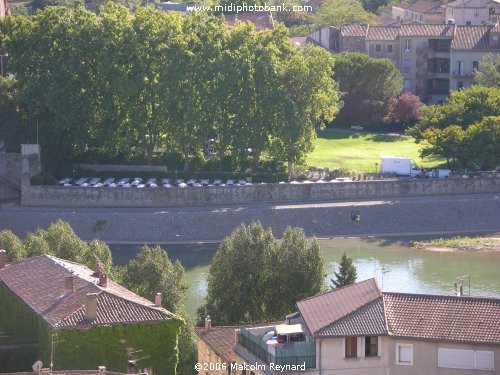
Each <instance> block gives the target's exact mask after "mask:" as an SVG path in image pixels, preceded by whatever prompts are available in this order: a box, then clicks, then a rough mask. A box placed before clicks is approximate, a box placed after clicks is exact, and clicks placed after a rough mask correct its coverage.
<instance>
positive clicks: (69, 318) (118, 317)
mask: <svg viewBox="0 0 500 375" xmlns="http://www.w3.org/2000/svg"><path fill="white" fill-rule="evenodd" d="M69 276H72V277H73V288H72V289H71V291H67V290H66V288H65V281H66V278H67V277H69ZM0 282H3V283H4V284H5V286H6V287H7V288H8V289H9V290H10V291H11V292H12V293H14V294H15V295H16V296H18V297H19V298H20V299H21V300H22V301H23V302H24V303H25V304H26V305H28V306H29V307H30V308H31V309H32V310H33V311H34V312H35V313H36V314H37V315H38V316H40V317H41V318H42V319H43V320H44V321H45V322H46V323H47V324H48V325H49V326H51V327H52V328H63V329H64V328H78V327H81V328H83V327H89V326H95V325H102V324H109V325H113V324H120V325H121V324H133V323H140V322H141V323H143V322H158V321H162V320H166V319H169V318H172V317H175V315H173V314H172V313H170V312H168V311H167V310H165V309H163V308H161V307H157V306H155V304H154V303H152V302H151V301H148V300H147V299H145V298H142V297H140V296H138V295H137V294H135V293H133V292H131V291H130V290H128V289H126V288H124V287H122V286H121V285H119V284H117V283H115V282H114V281H112V280H109V279H108V280H107V285H106V286H100V285H99V277H98V275H97V274H96V273H95V272H94V271H92V270H91V269H89V268H87V267H85V266H83V265H81V264H78V263H75V262H70V261H66V260H63V259H59V258H56V257H53V256H49V255H41V256H37V257H33V258H29V259H24V260H19V261H15V262H12V263H8V264H7V265H6V266H5V267H4V268H3V269H0ZM90 293H93V294H96V297H97V308H96V318H95V319H94V320H87V319H86V318H85V299H86V297H87V294H90Z"/></svg>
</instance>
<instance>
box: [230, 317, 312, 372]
mask: <svg viewBox="0 0 500 375" xmlns="http://www.w3.org/2000/svg"><path fill="white" fill-rule="evenodd" d="M280 326H282V325H280ZM276 327H279V326H276ZM271 331H273V332H276V328H275V327H272V326H271V327H256V328H249V329H246V328H243V327H242V328H240V331H239V334H238V344H239V345H241V346H243V347H244V348H245V349H247V350H248V351H250V352H251V353H252V354H253V355H255V356H256V357H257V358H259V359H260V360H261V361H263V362H265V363H267V364H269V363H274V364H275V365H279V366H285V365H289V366H302V365H304V363H305V365H306V368H315V367H316V342H315V341H291V340H294V339H298V338H297V337H299V336H297V335H296V336H295V338H294V335H290V334H289V335H278V336H270V335H271ZM273 334H274V333H273ZM284 337H285V338H284ZM302 338H303V337H302ZM302 338H300V339H302ZM278 339H279V341H278Z"/></svg>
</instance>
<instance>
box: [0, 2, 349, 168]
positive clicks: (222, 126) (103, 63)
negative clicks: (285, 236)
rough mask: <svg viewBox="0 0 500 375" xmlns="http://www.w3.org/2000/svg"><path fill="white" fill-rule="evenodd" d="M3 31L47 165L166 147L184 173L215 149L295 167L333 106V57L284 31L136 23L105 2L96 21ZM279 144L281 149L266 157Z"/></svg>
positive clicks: (51, 15)
mask: <svg viewBox="0 0 500 375" xmlns="http://www.w3.org/2000/svg"><path fill="white" fill-rule="evenodd" d="M2 30H4V31H3V32H2V34H1V36H0V37H1V38H2V41H3V42H4V47H5V49H6V51H8V53H9V62H8V66H7V68H8V70H9V72H12V73H15V75H16V81H17V88H18V89H17V93H18V103H19V107H20V109H21V112H22V114H23V115H24V117H25V118H26V119H27V121H28V122H29V123H31V124H34V123H35V121H34V120H35V119H36V121H38V122H39V125H40V132H39V133H40V143H41V145H42V147H43V149H44V157H47V158H54V159H57V160H62V161H68V159H73V160H74V159H77V158H79V157H80V156H81V155H85V154H88V153H94V154H100V155H106V156H107V157H108V158H114V157H122V158H125V159H130V158H132V157H134V156H136V155H144V156H145V159H146V160H147V162H148V163H149V164H151V163H152V159H153V153H154V152H155V150H157V149H159V148H164V147H169V148H171V149H175V150H179V151H180V152H182V154H183V155H184V161H185V163H184V168H185V170H187V169H189V163H188V161H189V155H190V154H194V153H196V152H198V151H199V150H203V149H204V148H205V147H206V145H207V144H208V143H211V144H212V146H214V147H215V148H216V149H217V151H218V153H219V155H220V157H223V156H224V154H225V153H226V152H228V151H230V152H234V153H235V154H239V153H244V152H245V150H247V149H251V153H252V155H253V157H254V169H257V167H258V163H259V160H260V158H261V157H262V156H263V155H265V156H266V157H267V156H272V157H274V158H279V161H290V162H291V163H292V162H297V161H298V160H300V158H301V157H302V156H303V155H304V153H306V152H308V151H310V150H311V148H312V143H311V142H310V139H311V138H312V137H313V135H314V134H313V133H314V131H313V129H314V127H321V126H322V125H323V123H324V122H325V121H326V122H328V121H331V119H333V118H334V116H335V114H336V113H337V112H338V110H339V108H340V102H339V95H338V92H337V89H336V85H335V82H334V81H333V79H332V69H333V60H332V59H331V57H330V56H329V55H328V53H326V52H325V51H323V50H322V49H320V48H319V47H314V46H309V47H308V48H307V49H306V50H305V51H301V50H299V49H298V48H296V46H295V45H294V44H292V43H291V42H289V40H288V34H287V30H286V28H285V27H284V26H283V25H281V24H278V25H277V26H276V27H275V28H274V29H273V30H264V31H260V32H257V31H256V30H255V29H254V27H253V26H252V25H251V24H243V23H238V24H237V25H235V26H234V27H232V28H231V29H228V28H227V26H226V24H225V23H224V22H223V21H222V20H221V19H220V18H216V17H213V16H209V15H206V14H199V13H197V12H191V13H190V14H189V15H188V16H186V17H181V16H180V15H179V14H177V13H175V12H162V11H160V10H155V9H152V8H143V7H141V8H139V9H137V11H136V12H135V14H134V15H132V14H131V13H130V12H129V10H128V9H127V8H125V7H123V6H121V5H118V4H116V3H112V2H110V3H107V4H106V5H104V6H103V7H101V10H100V12H99V15H97V14H95V13H92V12H90V11H88V10H86V9H85V8H83V7H75V8H68V7H60V6H51V7H46V8H45V9H44V10H43V11H39V12H37V13H36V14H35V15H34V16H33V17H24V16H19V17H12V18H10V19H7V20H6V21H5V22H4V27H2ZM298 87H300V88H302V90H297V88H298ZM32 126H33V125H32ZM236 135H237V136H236ZM277 144H285V145H290V147H289V152H283V153H280V154H273V153H272V151H273V150H274V147H275V146H276V145H277Z"/></svg>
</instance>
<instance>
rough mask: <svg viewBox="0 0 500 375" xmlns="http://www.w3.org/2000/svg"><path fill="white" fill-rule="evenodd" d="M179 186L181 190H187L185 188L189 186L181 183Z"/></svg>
mask: <svg viewBox="0 0 500 375" xmlns="http://www.w3.org/2000/svg"><path fill="white" fill-rule="evenodd" d="M177 186H178V187H180V188H185V187H187V184H186V183H184V182H181V183H180V184H179V185H177Z"/></svg>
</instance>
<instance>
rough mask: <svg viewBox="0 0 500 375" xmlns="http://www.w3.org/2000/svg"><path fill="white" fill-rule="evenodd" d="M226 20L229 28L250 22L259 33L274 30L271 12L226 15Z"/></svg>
mask: <svg viewBox="0 0 500 375" xmlns="http://www.w3.org/2000/svg"><path fill="white" fill-rule="evenodd" d="M224 20H225V22H226V23H227V25H228V26H229V27H233V26H234V25H235V24H236V23H237V22H243V23H246V22H250V23H252V24H253V25H254V27H255V30H257V31H261V30H265V29H274V21H273V16H272V14H271V12H265V11H262V12H246V13H235V14H225V15H224Z"/></svg>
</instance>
